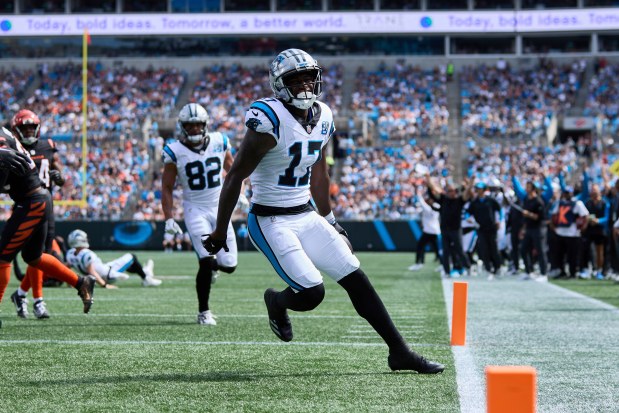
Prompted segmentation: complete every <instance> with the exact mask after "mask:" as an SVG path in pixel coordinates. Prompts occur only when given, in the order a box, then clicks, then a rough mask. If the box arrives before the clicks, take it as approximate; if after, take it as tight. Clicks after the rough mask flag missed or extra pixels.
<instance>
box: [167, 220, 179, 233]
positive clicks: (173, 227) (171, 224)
mask: <svg viewBox="0 0 619 413" xmlns="http://www.w3.org/2000/svg"><path fill="white" fill-rule="evenodd" d="M165 233H166V234H172V235H174V234H182V233H183V230H182V229H181V227H180V225H178V224H177V223H176V221H174V218H170V219H168V220H167V221H166V222H165Z"/></svg>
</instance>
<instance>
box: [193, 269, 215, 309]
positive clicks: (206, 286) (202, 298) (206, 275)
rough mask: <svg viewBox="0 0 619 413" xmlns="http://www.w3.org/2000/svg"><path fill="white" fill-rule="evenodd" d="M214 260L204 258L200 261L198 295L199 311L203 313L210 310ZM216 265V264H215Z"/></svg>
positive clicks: (197, 284) (197, 279) (197, 281)
mask: <svg viewBox="0 0 619 413" xmlns="http://www.w3.org/2000/svg"><path fill="white" fill-rule="evenodd" d="M214 261H215V259H214V258H211V257H207V258H202V259H201V260H200V261H199V264H200V267H199V268H198V274H197V275H196V292H197V293H198V311H199V312H203V311H206V310H208V309H209V307H208V300H209V297H210V295H211V280H212V278H213V262H214ZM215 264H216V263H215Z"/></svg>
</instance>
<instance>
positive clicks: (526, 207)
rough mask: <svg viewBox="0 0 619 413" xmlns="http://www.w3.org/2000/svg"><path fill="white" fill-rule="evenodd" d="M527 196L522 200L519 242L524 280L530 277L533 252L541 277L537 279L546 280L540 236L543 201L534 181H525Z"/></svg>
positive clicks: (544, 259) (544, 256) (544, 258)
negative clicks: (521, 233)
mask: <svg viewBox="0 0 619 413" xmlns="http://www.w3.org/2000/svg"><path fill="white" fill-rule="evenodd" d="M526 191H527V197H526V198H525V199H524V200H523V201H522V217H523V219H524V236H523V238H522V242H521V244H520V250H521V253H522V259H523V260H524V267H525V271H526V274H524V276H523V277H522V278H523V279H525V280H528V279H531V274H532V273H533V263H532V258H533V253H534V252H535V253H536V254H537V260H538V263H539V269H540V273H541V277H538V278H536V280H539V281H546V280H547V278H546V255H545V253H544V247H543V245H544V243H543V236H542V228H541V227H542V221H543V219H544V201H542V199H541V198H540V196H539V187H538V185H536V184H535V183H534V182H532V181H530V182H527V189H526Z"/></svg>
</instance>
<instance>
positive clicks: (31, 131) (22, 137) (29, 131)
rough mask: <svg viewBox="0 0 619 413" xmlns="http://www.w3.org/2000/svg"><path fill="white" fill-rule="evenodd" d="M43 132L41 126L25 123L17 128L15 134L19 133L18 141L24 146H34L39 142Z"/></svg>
mask: <svg viewBox="0 0 619 413" xmlns="http://www.w3.org/2000/svg"><path fill="white" fill-rule="evenodd" d="M40 130H41V125H36V124H34V123H31V124H28V123H24V124H23V125H21V126H16V127H15V132H16V133H17V139H19V142H20V143H21V144H22V145H26V146H32V145H34V144H35V143H37V141H38V140H39V131H40Z"/></svg>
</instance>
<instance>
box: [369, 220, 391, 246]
mask: <svg viewBox="0 0 619 413" xmlns="http://www.w3.org/2000/svg"><path fill="white" fill-rule="evenodd" d="M374 228H376V232H378V236H379V237H380V239H381V241H382V242H383V244H384V245H385V249H386V250H387V251H395V244H394V243H393V240H392V239H391V235H389V231H387V227H385V224H384V223H383V221H374Z"/></svg>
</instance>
